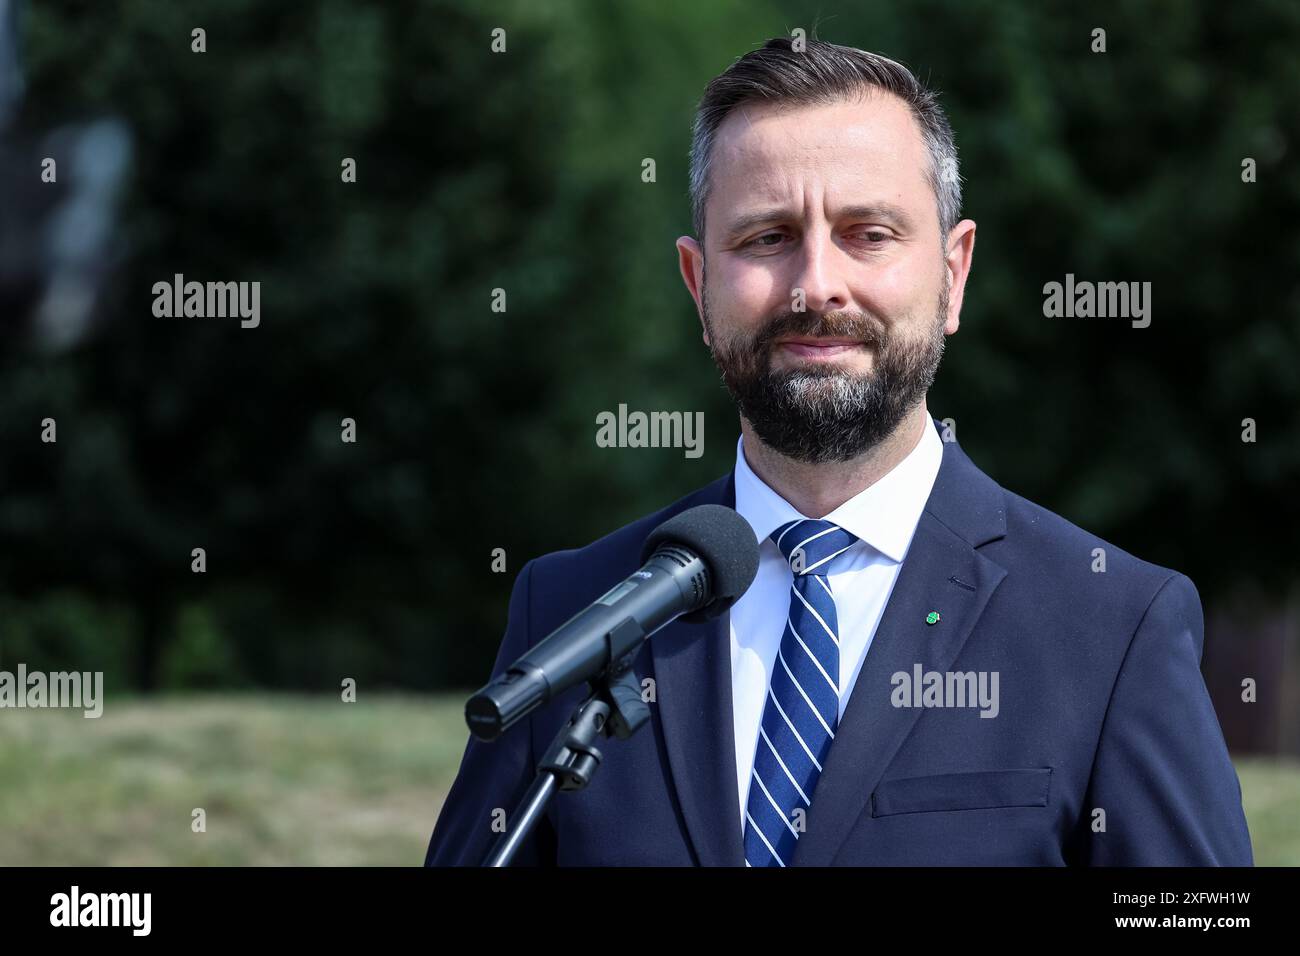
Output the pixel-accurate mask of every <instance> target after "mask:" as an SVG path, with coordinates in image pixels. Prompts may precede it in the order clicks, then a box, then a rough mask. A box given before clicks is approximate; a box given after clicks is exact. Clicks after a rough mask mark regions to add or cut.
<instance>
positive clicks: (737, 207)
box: [678, 92, 974, 462]
mask: <svg viewBox="0 0 1300 956" xmlns="http://www.w3.org/2000/svg"><path fill="white" fill-rule="evenodd" d="M929 168H930V158H929V155H928V153H927V151H926V148H925V144H924V141H923V139H922V137H921V133H920V130H919V128H918V127H917V125H916V122H915V121H914V119H913V118H912V115H911V113H910V111H909V110H908V108H907V106H906V105H905V104H904V103H903V102H902V101H901V100H899V99H897V98H896V97H893V96H890V95H888V94H883V93H875V92H873V93H871V94H869V95H867V96H866V97H865V98H862V99H855V100H850V101H845V102H842V103H836V104H832V105H827V106H811V107H810V106H802V107H796V108H790V107H781V106H779V105H775V106H774V105H772V104H746V105H744V106H742V107H740V108H739V109H737V110H735V111H734V112H732V113H731V115H729V116H728V117H727V119H726V120H725V121H724V122H723V124H722V126H721V127H720V128H719V130H718V137H717V139H716V141H715V144H714V153H713V169H712V174H711V186H712V191H711V194H710V196H709V200H708V204H707V207H706V210H705V219H706V224H705V232H706V235H705V245H704V248H703V249H700V247H699V246H698V245H697V244H695V243H694V241H693V240H689V239H685V240H679V243H678V245H679V249H681V251H682V270H683V275H684V276H685V277H686V279H687V285H688V287H690V288H691V290H692V293H693V294H695V295H696V302H697V306H698V307H699V311H700V315H701V320H702V322H703V325H704V340H705V342H706V343H708V345H709V348H710V351H711V352H712V353H713V357H714V361H715V362H716V363H717V364H718V367H719V369H720V370H721V371H722V374H723V378H724V380H725V381H726V384H727V387H728V389H729V390H730V391H731V393H732V396H733V397H734V398H735V400H736V402H737V404H738V405H739V407H740V411H741V414H742V415H743V416H744V417H745V418H746V420H747V421H749V423H750V424H751V426H752V427H753V428H754V431H755V432H756V433H757V434H758V436H759V438H761V439H762V440H763V442H764V443H765V444H767V445H769V446H771V447H772V448H774V449H775V450H776V451H778V452H780V453H781V454H783V455H785V456H786V457H789V458H792V459H795V460H798V461H807V462H820V461H843V460H847V459H849V458H853V457H855V456H857V455H859V454H861V453H862V452H863V451H865V450H867V449H869V448H870V447H872V446H874V445H875V444H877V443H878V442H879V441H881V439H883V438H884V437H886V436H887V435H889V434H890V433H892V432H893V430H894V429H895V427H896V426H897V425H898V423H899V422H900V421H901V420H902V418H903V417H904V416H905V415H906V414H907V413H908V412H909V411H910V410H912V409H914V408H916V407H917V405H918V403H919V402H920V401H921V400H922V399H923V398H924V396H925V392H926V391H927V389H928V388H929V387H930V384H931V383H932V382H933V379H934V373H935V371H936V369H937V368H938V364H939V359H940V356H941V355H942V353H943V343H944V335H945V333H951V332H954V331H956V328H957V313H958V311H959V309H960V286H961V284H963V283H964V279H965V274H966V269H967V267H968V266H969V254H970V249H971V246H973V239H974V237H973V229H974V224H973V223H963V224H962V226H961V227H959V228H958V229H954V230H953V234H954V236H955V237H956V236H958V234H959V233H961V235H963V236H964V235H965V234H966V233H970V235H969V237H968V238H967V239H964V240H961V241H960V242H959V243H958V245H959V246H960V247H961V248H959V250H958V252H957V254H956V258H955V259H954V257H953V256H952V255H950V254H949V242H948V241H941V238H940V236H939V223H938V212H937V200H936V198H935V195H934V191H933V189H931V187H930V185H929V183H928V181H927V179H926V172H927V170H928V169H929ZM948 238H949V237H945V240H947V239H948ZM705 261H707V263H708V268H707V270H706V269H705V265H704V263H705ZM692 279H694V280H695V281H694V282H693V281H692ZM954 280H959V281H957V282H956V283H955V285H956V302H955V303H954V302H953V301H951V299H952V296H951V295H950V283H953V282H954ZM801 299H802V303H801V302H800V300H801ZM801 304H802V310H801V309H800V305H801Z"/></svg>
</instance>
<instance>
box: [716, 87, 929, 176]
mask: <svg viewBox="0 0 1300 956" xmlns="http://www.w3.org/2000/svg"><path fill="white" fill-rule="evenodd" d="M923 145H924V144H923V142H922V137H921V131H920V129H919V127H918V126H917V124H916V121H915V119H914V118H913V116H912V112H911V110H910V109H908V107H907V104H906V103H904V102H903V101H902V100H901V99H899V98H898V97H896V96H894V95H892V94H890V93H883V92H875V93H870V94H863V95H860V96H855V97H853V98H851V99H844V100H836V101H834V102H831V103H815V104H803V103H799V104H791V103H781V102H776V103H769V102H764V101H761V100H757V101H749V102H746V103H742V104H740V105H739V106H737V107H736V108H735V109H733V110H732V111H731V113H730V114H728V116H727V117H726V119H724V120H723V121H722V124H721V125H720V126H719V127H718V132H717V138H716V141H715V148H716V149H717V150H718V152H719V153H721V154H725V155H728V157H729V158H731V159H733V160H739V159H744V158H753V159H763V158H774V159H781V158H787V159H789V158H792V154H794V155H797V154H801V153H816V152H818V151H824V150H845V149H860V150H863V151H871V150H873V149H876V150H879V149H891V150H894V151H898V150H900V149H906V148H908V147H916V148H921V147H923Z"/></svg>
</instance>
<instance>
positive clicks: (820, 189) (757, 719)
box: [426, 39, 1252, 867]
mask: <svg viewBox="0 0 1300 956" xmlns="http://www.w3.org/2000/svg"><path fill="white" fill-rule="evenodd" d="M690 190H691V197H692V202H693V217H694V222H693V226H694V232H695V237H693V238H692V237H682V238H681V239H679V240H678V242H677V249H678V256H679V262H680V267H681V274H682V277H683V278H684V280H685V283H686V287H687V289H688V290H689V292H690V294H691V296H692V298H693V299H694V302H695V305H696V309H697V312H698V315H699V318H700V322H701V325H702V330H703V339H704V342H705V344H706V345H707V346H708V348H709V350H710V352H711V354H712V357H713V360H714V361H715V362H716V364H717V366H718V368H719V370H720V371H721V373H722V378H723V381H724V382H725V383H726V386H727V389H728V390H729V392H730V393H731V395H732V397H733V398H734V399H735V402H736V405H737V408H738V410H739V413H740V430H741V435H740V439H739V441H738V442H737V445H736V463H735V468H734V470H733V471H731V472H730V473H729V474H727V475H725V476H723V477H722V478H720V479H718V480H717V481H715V482H714V483H712V484H710V485H708V486H707V487H705V488H702V489H700V490H699V491H697V492H695V493H694V494H691V495H689V496H687V497H686V498H684V499H682V500H681V501H678V502H676V503H674V504H672V505H670V506H668V507H667V508H665V509H663V510H662V511H660V512H658V513H656V514H653V515H649V516H647V517H645V518H643V519H641V520H639V521H636V522H634V523H632V524H630V525H628V526H626V527H624V528H622V529H620V530H618V531H615V532H614V533H612V534H610V535H608V536H607V537H604V538H602V539H600V540H599V541H596V542H594V543H592V544H590V545H588V546H587V547H585V548H582V549H579V550H574V551H564V552H558V553H554V554H548V555H545V556H543V557H540V558H537V559H535V560H532V561H530V562H528V564H527V565H525V567H524V568H523V569H522V570H521V571H520V572H519V576H518V578H517V580H516V582H515V585H514V590H513V593H512V597H511V601H510V610H509V617H508V622H507V627H506V633H505V637H504V639H503V641H502V644H501V649H500V653H499V655H498V658H497V662H496V668H495V670H494V676H497V675H499V674H500V673H501V672H502V671H503V670H504V669H505V668H507V667H509V666H510V664H511V663H513V662H514V661H515V660H516V659H517V658H519V657H520V656H522V655H523V654H524V653H525V652H526V651H527V650H528V648H530V647H531V646H533V645H534V644H536V643H537V642H538V641H540V640H541V639H542V638H544V637H545V636H546V635H547V634H548V633H550V632H551V631H552V630H553V629H555V628H556V627H558V626H559V625H560V624H562V623H563V622H564V621H566V620H567V619H568V618H569V617H571V616H572V615H573V614H574V613H576V612H577V611H579V610H581V609H582V608H584V607H585V606H586V605H588V604H589V603H591V602H592V601H594V600H595V599H596V598H597V597H598V596H600V595H601V594H603V593H604V592H606V591H607V590H608V589H609V588H610V587H611V586H612V585H613V584H615V583H616V582H618V581H619V580H621V579H623V578H625V577H626V576H627V575H628V574H630V573H631V572H632V571H634V570H636V568H637V567H639V565H640V560H641V553H642V546H643V543H644V542H645V541H646V538H647V536H648V535H649V534H650V532H652V531H653V530H654V529H655V528H656V527H658V526H659V525H660V524H661V523H662V522H663V521H664V520H665V519H667V518H668V517H670V516H672V515H674V514H676V513H678V512H681V511H683V510H685V509H687V508H690V507H693V506H695V505H699V504H705V503H714V504H722V505H726V506H728V507H732V508H734V509H735V510H736V511H737V512H739V514H740V515H741V516H742V517H743V518H745V519H746V520H747V521H748V522H749V524H750V525H751V526H752V527H753V531H754V535H755V538H756V540H757V541H758V542H759V544H760V549H759V555H760V559H759V567H758V572H757V576H756V577H755V579H754V582H753V584H752V585H751V586H750V588H749V589H748V590H747V591H746V592H745V593H744V595H743V596H742V597H741V598H740V599H739V600H738V601H736V602H735V604H734V605H733V606H731V608H730V610H729V611H728V613H726V614H723V615H721V616H719V617H716V618H714V619H713V620H711V621H686V620H680V619H679V620H677V621H676V622H674V623H673V624H671V625H669V626H667V627H666V628H664V629H663V630H661V631H659V632H658V633H656V634H655V635H654V636H653V637H652V638H651V639H650V640H649V641H647V642H646V643H645V644H644V645H643V646H642V647H641V649H640V651H639V652H638V656H637V658H636V661H635V663H634V665H633V670H634V671H635V674H636V675H637V678H638V679H639V680H640V681H648V680H652V681H653V685H652V686H653V687H654V688H655V694H654V695H653V702H652V703H651V704H650V710H651V720H650V724H649V726H647V727H644V728H642V730H641V731H640V732H639V733H638V734H636V735H634V736H632V737H630V738H629V739H626V740H618V741H611V742H609V743H608V744H606V745H604V746H603V747H602V750H603V754H604V761H603V763H602V765H601V768H600V771H599V773H598V774H596V775H595V777H594V779H593V781H592V783H591V784H590V786H588V787H587V788H586V789H583V790H580V791H576V792H574V793H566V794H563V795H560V796H559V797H558V798H557V799H555V800H554V801H552V803H551V805H550V806H549V808H548V810H547V813H546V815H545V817H544V818H543V819H542V821H541V822H540V824H539V825H538V826H537V827H536V828H535V829H534V830H533V831H532V832H531V833H530V835H529V836H528V838H527V840H526V841H525V842H524V844H523V845H522V847H521V849H520V851H519V853H518V855H517V856H516V857H515V860H514V862H515V863H518V864H534V865H638V864H640V865H644V864H650V865H666V866H686V865H704V866H769V867H785V866H824V865H831V864H834V865H857V866H900V865H902V866H915V865H962V866H972V865H997V866H1006V865H1031V866H1064V865H1085V866H1086V865H1093V866H1097V865H1193V866H1203V865H1232V866H1238V865H1250V864H1251V862H1252V853H1251V844H1250V835H1249V833H1248V831H1247V827H1246V821H1245V817H1244V814H1243V812H1242V806H1241V788H1240V784H1239V783H1238V779H1237V776H1236V773H1235V771H1234V769H1233V766H1232V763H1231V762H1230V760H1229V756H1228V751H1227V748H1226V746H1225V744H1224V739H1223V734H1222V732H1221V730H1220V727H1219V724H1218V720H1217V718H1216V716H1215V713H1214V710H1213V708H1212V706H1211V703H1210V699H1209V695H1208V693H1207V691H1206V687H1205V683H1204V681H1203V679H1202V677H1201V673H1200V669H1199V662H1200V657H1201V651H1202V644H1203V624H1202V614H1201V607H1200V601H1199V597H1198V595H1197V592H1196V589H1195V587H1194V586H1193V584H1192V582H1191V581H1190V580H1189V579H1188V578H1187V577H1186V576H1184V575H1182V574H1179V573H1178V572H1176V571H1172V570H1169V569H1167V568H1162V567H1158V566H1156V565H1153V564H1150V563H1147V562H1145V561H1142V560H1140V559H1138V558H1136V557H1134V556H1132V555H1130V554H1127V553H1125V552H1124V551H1122V550H1121V549H1119V548H1117V547H1115V546H1113V545H1111V544H1109V543H1107V542H1105V541H1101V540H1099V539H1098V538H1096V537H1095V536H1094V535H1092V534H1089V533H1088V532H1087V531H1084V530H1082V529H1080V528H1078V527H1076V526H1074V525H1073V524H1070V523H1069V522H1068V521H1066V520H1065V519H1063V518H1061V517H1059V516H1057V515H1055V514H1053V513H1051V512H1049V511H1047V510H1045V509H1044V508H1042V507H1040V506H1038V505H1035V504H1033V503H1031V502H1029V501H1026V500H1025V499H1024V498H1021V497H1019V496H1018V495H1016V494H1013V493H1012V492H1010V491H1007V490H1006V489H1004V488H1002V487H1001V486H999V485H998V484H997V483H996V482H994V481H993V480H992V479H991V478H989V477H988V476H987V475H985V474H984V473H983V472H982V471H981V470H980V469H979V468H977V467H976V466H975V465H974V464H973V463H972V462H971V460H970V459H969V458H968V457H967V456H966V454H965V453H964V452H963V451H962V450H961V448H960V446H959V445H958V444H957V442H956V441H955V439H954V436H953V434H952V429H951V428H950V427H948V426H947V425H946V424H945V422H943V421H942V420H937V419H934V418H931V416H930V411H929V409H928V407H927V404H926V394H927V391H928V390H929V388H930V386H931V384H932V383H933V381H934V378H935V373H936V371H937V369H938V367H939V361H940V357H941V356H942V354H943V350H944V343H945V341H946V339H947V336H949V335H952V334H954V333H955V332H956V331H957V329H958V325H959V319H960V313H961V306H962V298H963V294H964V292H965V288H966V278H967V276H968V275H969V274H970V268H971V262H972V256H973V252H974V247H975V223H974V222H972V221H970V220H968V219H959V216H960V209H961V179H960V176H959V175H958V172H957V155H956V148H955V146H954V142H953V134H952V130H951V128H950V126H949V123H948V120H947V119H946V117H945V115H944V112H943V110H942V109H941V108H940V106H939V103H938V101H937V98H936V96H935V95H934V93H933V92H932V91H930V90H928V89H926V88H925V87H924V86H923V85H922V84H921V83H919V82H918V81H917V79H916V78H915V77H914V76H913V75H912V73H911V72H910V71H908V70H907V69H906V68H905V67H903V66H902V65H900V64H898V63H896V62H894V61H892V60H889V59H886V58H884V57H882V56H878V55H875V54H872V53H868V52H864V51H861V50H856V49H852V48H847V47H843V46H838V45H835V44H831V43H826V42H823V41H818V40H808V41H806V44H803V45H801V46H799V47H798V48H796V47H795V46H794V45H793V44H792V43H791V41H790V40H787V39H776V40H772V41H769V42H768V43H767V44H766V45H765V46H763V47H762V48H761V49H758V50H755V51H753V52H751V53H749V54H747V55H746V56H743V57H742V58H740V59H739V60H738V61H737V62H735V63H734V64H733V65H732V66H731V67H730V68H728V69H727V70H726V71H725V72H724V73H722V74H721V75H720V76H718V77H716V78H715V79H714V80H713V81H711V82H710V83H709V85H708V87H707V89H706V91H705V94H704V97H703V99H702V101H701V103H700V105H699V110H698V113H697V116H696V122H695V127H694V137H693V142H692V148H691V182H690ZM1099 548H1100V549H1103V551H1104V554H1105V557H1106V563H1105V570H1104V572H1103V573H1099V572H1098V571H1097V568H1096V555H1097V553H1098V551H1097V549H1099ZM584 693H585V691H584V690H583V689H581V688H575V689H574V690H572V691H571V692H569V693H567V694H565V695H564V696H562V697H561V698H559V699H558V700H557V701H554V702H552V704H551V705H550V706H549V707H548V708H547V709H546V710H544V711H539V712H537V713H534V714H533V715H532V716H530V717H529V718H528V720H527V727H526V728H524V727H520V728H515V729H514V730H513V731H511V732H510V733H509V734H507V735H505V736H504V737H503V738H502V739H500V740H498V741H495V742H493V743H491V744H485V743H483V742H481V741H479V740H476V739H471V741H470V742H469V744H468V746H467V747H466V750H465V754H464V758H463V760H462V763H461V766H460V770H459V774H458V776H457V778H456V781H455V783H454V785H453V786H452V788H451V791H450V793H449V795H448V797H447V800H446V802H445V804H444V806H443V808H442V812H441V815H440V817H439V819H438V823H437V825H436V827H435V830H434V833H433V837H432V839H431V841H430V844H429V847H428V851H427V854H426V862H427V863H429V864H431V865H444V864H453V865H475V864H478V863H480V862H482V861H483V859H484V858H485V856H486V855H487V853H488V851H489V850H490V848H491V847H492V845H493V843H494V842H495V841H496V839H497V838H498V837H499V835H500V833H501V831H502V830H506V829H508V828H509V826H510V825H511V822H512V821H510V820H509V819H508V815H509V814H510V813H511V812H513V810H514V808H515V807H516V806H517V805H518V803H519V801H520V799H521V798H522V797H523V795H524V793H525V792H526V791H527V790H528V788H529V785H530V784H531V782H532V780H533V777H534V773H535V770H536V763H537V760H538V759H539V758H540V757H541V756H542V754H544V753H545V752H546V749H547V747H548V746H549V744H550V742H551V740H552V739H553V737H554V736H555V734H556V732H557V731H558V730H559V728H560V727H561V726H563V724H564V722H565V721H566V719H567V718H568V716H569V713H570V711H571V710H572V705H573V704H574V703H576V702H578V701H580V700H581V699H582V696H583V695H584Z"/></svg>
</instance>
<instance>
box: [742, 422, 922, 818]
mask: <svg viewBox="0 0 1300 956" xmlns="http://www.w3.org/2000/svg"><path fill="white" fill-rule="evenodd" d="M942 460H943V441H942V440H941V439H940V438H939V435H938V432H937V431H936V430H935V429H934V427H933V425H932V424H930V422H929V420H928V419H927V421H926V427H925V428H924V430H923V433H922V435H921V438H920V440H919V441H918V442H917V444H916V447H915V448H913V449H912V450H911V451H910V452H909V453H908V455H907V457H906V458H904V459H903V460H902V461H901V462H899V463H898V464H897V465H896V466H894V468H893V470H892V471H890V472H889V473H888V474H886V475H885V476H884V477H882V478H880V479H879V480H878V481H877V482H876V483H875V484H873V485H871V487H869V488H867V489H865V490H863V491H861V492H860V493H858V494H857V495H855V496H853V497H852V498H850V499H849V500H848V501H846V502H844V504H842V505H840V506H839V507H838V508H836V509H835V510H834V511H832V512H831V513H830V514H828V515H826V516H825V519H824V520H826V521H832V522H834V523H835V524H837V525H839V526H840V527H841V528H843V529H844V530H846V531H848V532H850V533H851V534H854V535H857V537H858V539H859V540H858V541H856V542H854V544H853V546H852V547H850V548H849V549H848V550H847V551H845V552H843V553H842V554H840V555H838V556H837V557H836V558H834V559H833V560H832V561H831V562H830V564H828V565H827V569H828V570H827V577H828V580H829V582H830V586H831V592H832V594H833V595H834V596H835V613H836V616H837V618H838V619H839V639H840V674H839V686H840V717H843V716H844V708H845V706H846V705H847V704H848V702H849V695H850V694H851V693H852V691H853V684H854V682H855V681H856V680H857V677H858V672H859V671H860V670H861V669H862V662H863V661H864V660H865V659H866V656H867V650H868V649H869V648H870V647H871V640H872V638H873V637H875V634H876V626H877V625H878V624H879V623H880V615H881V612H883V611H884V609H885V604H886V602H888V600H889V595H890V592H891V591H893V589H894V581H895V580H896V579H897V578H898V571H899V568H901V567H902V564H903V559H904V558H905V557H906V556H907V549H908V547H909V546H910V545H911V543H912V535H913V534H914V533H915V532H916V525H917V522H918V521H920V519H921V512H922V511H923V510H924V509H925V503H926V501H927V500H928V499H929V497H930V489H931V488H932V487H933V485H934V479H935V476H936V475H937V474H938V473H939V464H940V462H941V461H942ZM736 510H737V511H738V512H740V514H741V516H742V517H744V518H745V519H746V520H747V521H748V522H749V523H750V525H752V526H753V528H754V535H755V537H757V539H758V542H759V561H758V574H757V576H756V577H755V578H754V583H753V584H752V585H750V588H749V590H748V591H746V592H745V593H744V595H743V596H742V597H741V598H740V600H739V601H737V602H736V603H735V604H734V605H733V606H732V608H731V697H732V701H733V704H734V710H733V714H734V720H735V728H734V729H735V739H736V784H737V787H736V789H737V791H738V792H739V794H740V823H741V834H742V838H743V835H744V828H745V808H746V806H747V805H748V801H749V784H750V781H751V780H752V779H753V768H754V754H755V750H756V748H757V746H758V728H759V724H760V723H761V721H762V719H763V708H764V706H765V705H766V703H767V689H768V684H769V682H770V681H771V679H772V667H773V665H774V663H775V661H776V652H777V649H778V648H779V647H780V646H781V637H782V635H783V634H784V632H785V623H786V615H787V613H788V611H789V609H790V586H791V583H792V578H793V574H792V572H791V571H790V565H789V564H788V563H787V562H786V560H785V558H783V557H782V556H781V552H780V551H779V550H777V547H776V544H775V542H773V541H772V539H771V538H770V537H768V536H769V535H770V534H771V533H772V532H773V531H774V530H776V529H777V528H778V527H780V526H781V525H783V524H785V523H786V522H787V521H792V520H794V519H796V518H806V517H808V516H807V515H802V514H800V513H799V512H798V511H796V510H795V508H794V506H793V505H791V504H790V503H789V502H788V501H786V500H785V499H784V498H782V497H781V496H780V495H778V494H777V493H776V492H775V491H773V490H772V489H771V487H769V486H768V485H767V484H766V483H765V482H764V481H763V480H762V479H761V478H759V477H758V476H757V475H756V474H754V472H753V471H752V470H751V469H750V467H749V463H748V462H747V461H746V460H745V453H744V438H743V437H741V438H740V439H739V440H738V441H737V442H736ZM813 799H814V800H815V799H817V797H816V794H815V793H814V795H813Z"/></svg>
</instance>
